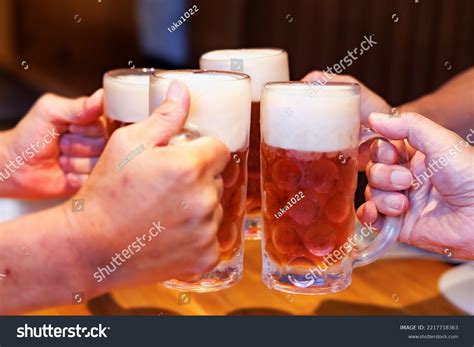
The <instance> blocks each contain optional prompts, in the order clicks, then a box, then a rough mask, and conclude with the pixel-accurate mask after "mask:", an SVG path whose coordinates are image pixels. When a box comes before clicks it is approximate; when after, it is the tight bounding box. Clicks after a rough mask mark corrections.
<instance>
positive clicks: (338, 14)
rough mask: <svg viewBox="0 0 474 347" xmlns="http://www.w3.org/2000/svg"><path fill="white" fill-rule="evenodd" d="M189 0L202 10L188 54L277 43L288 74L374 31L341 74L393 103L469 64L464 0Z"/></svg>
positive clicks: (327, 61) (470, 12) (340, 53)
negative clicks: (371, 42) (285, 55)
mask: <svg viewBox="0 0 474 347" xmlns="http://www.w3.org/2000/svg"><path fill="white" fill-rule="evenodd" d="M196 4H198V6H199V8H202V12H200V14H199V16H195V18H193V20H192V26H193V30H192V31H191V32H192V35H193V40H192V41H193V52H194V56H193V59H194V60H196V59H197V57H198V56H199V55H200V54H201V53H203V52H205V51H208V50H211V49H217V48H221V47H226V46H228V47H242V46H248V47H258V46H266V47H282V48H285V49H286V50H287V51H288V52H289V56H290V66H291V75H292V78H293V79H299V78H301V77H303V76H304V75H305V74H306V73H307V72H308V71H310V70H313V69H316V68H317V69H324V68H325V67H326V66H331V65H333V64H334V63H336V62H338V61H339V60H341V59H342V58H343V57H344V56H345V55H346V54H347V50H348V49H353V48H354V47H356V46H358V45H359V43H360V42H361V41H362V40H363V37H364V35H366V34H372V33H373V34H375V40H376V41H377V42H378V44H377V45H376V46H375V47H373V48H371V49H370V50H369V51H368V52H366V53H365V54H364V56H362V57H360V58H359V59H358V60H357V61H355V62H354V63H353V64H352V66H350V67H349V68H348V69H347V70H346V72H345V73H348V74H351V75H354V76H356V77H357V78H358V79H360V80H362V82H364V83H365V84H367V85H368V86H370V87H371V88H373V89H375V90H376V91H377V92H379V93H380V94H382V95H383V96H384V97H386V98H387V99H388V100H389V102H391V103H392V104H394V105H396V104H399V103H401V102H403V101H406V100H409V99H413V98H416V97H418V96H420V95H422V94H425V93H427V92H429V91H431V90H433V89H434V88H436V87H437V86H439V85H440V84H442V83H443V82H444V81H446V80H447V79H449V78H450V77H451V76H453V75H455V74H456V73H458V72H460V71H462V70H463V69H466V68H467V67H469V66H472V65H473V64H474V37H473V34H474V1H472V0H418V2H415V0H299V1H297V0H231V1H219V0H202V1H196ZM230 15H232V17H230ZM392 16H393V17H392ZM397 18H398V20H397ZM290 21H291V22H290ZM395 21H396V22H395ZM224 37H226V38H224ZM450 66H451V67H450Z"/></svg>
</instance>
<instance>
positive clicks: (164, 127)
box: [129, 80, 189, 146]
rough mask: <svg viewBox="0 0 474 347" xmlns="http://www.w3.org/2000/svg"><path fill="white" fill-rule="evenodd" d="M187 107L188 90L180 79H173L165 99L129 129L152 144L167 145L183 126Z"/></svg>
mask: <svg viewBox="0 0 474 347" xmlns="http://www.w3.org/2000/svg"><path fill="white" fill-rule="evenodd" d="M188 109H189V92H188V89H187V88H186V86H185V85H184V84H183V83H182V82H180V81H176V80H175V81H173V82H172V83H171V85H170V86H169V88H168V92H167V94H166V97H165V100H164V101H163V102H162V103H161V105H160V106H159V107H158V108H157V109H156V110H155V111H153V113H152V114H151V116H150V117H148V118H147V119H145V120H144V121H142V122H139V123H136V124H134V125H131V126H130V127H129V128H130V131H132V132H134V133H135V134H137V136H140V138H141V139H145V140H146V141H148V142H151V144H152V146H163V145H167V144H168V142H169V140H170V139H171V138H172V137H173V136H174V135H176V134H177V133H178V132H179V131H180V130H181V129H182V128H183V126H184V123H185V122H186V118H187V115H188Z"/></svg>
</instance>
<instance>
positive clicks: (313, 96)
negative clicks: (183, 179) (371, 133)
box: [260, 82, 360, 152]
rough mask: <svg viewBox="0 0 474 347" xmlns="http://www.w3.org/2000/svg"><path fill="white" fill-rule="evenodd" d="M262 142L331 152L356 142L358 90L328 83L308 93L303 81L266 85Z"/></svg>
mask: <svg viewBox="0 0 474 347" xmlns="http://www.w3.org/2000/svg"><path fill="white" fill-rule="evenodd" d="M260 117H261V118H260V122H261V124H260V126H261V131H262V139H263V141H264V142H265V143H266V144H268V145H270V146H273V147H279V148H284V149H296V150H302V151H314V152H334V151H341V150H345V149H349V148H356V147H358V145H359V129H360V92H359V90H354V88H353V87H351V86H348V85H337V84H336V85H330V84H327V85H325V86H324V87H321V88H320V89H318V91H316V92H313V93H308V85H307V84H305V83H298V82H295V83H286V84H271V85H268V86H267V87H266V88H265V89H264V92H263V94H262V102H261V105H260Z"/></svg>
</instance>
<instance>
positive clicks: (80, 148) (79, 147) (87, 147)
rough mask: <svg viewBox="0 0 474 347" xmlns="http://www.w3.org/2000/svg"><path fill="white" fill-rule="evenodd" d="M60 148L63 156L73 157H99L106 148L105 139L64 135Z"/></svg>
mask: <svg viewBox="0 0 474 347" xmlns="http://www.w3.org/2000/svg"><path fill="white" fill-rule="evenodd" d="M59 146H60V149H61V152H62V154H64V155H67V156H71V157H98V156H100V154H101V153H102V151H103V150H104V147H105V139H104V138H103V137H84V136H81V135H77V134H64V135H63V136H62V137H61V140H60V142H59Z"/></svg>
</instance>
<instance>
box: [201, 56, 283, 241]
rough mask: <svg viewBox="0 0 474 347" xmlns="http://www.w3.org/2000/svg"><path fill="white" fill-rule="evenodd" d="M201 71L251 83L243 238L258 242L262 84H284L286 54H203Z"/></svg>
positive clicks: (259, 227) (259, 225) (259, 226)
mask: <svg viewBox="0 0 474 347" xmlns="http://www.w3.org/2000/svg"><path fill="white" fill-rule="evenodd" d="M200 67H201V69H211V70H212V69H215V70H233V71H240V72H243V73H246V74H248V75H249V76H250V77H251V82H252V113H251V114H252V115H251V127H250V151H249V160H248V189H247V208H246V209H247V221H246V232H245V235H246V238H248V239H259V238H260V229H261V221H260V207H261V200H260V197H261V193H260V96H261V92H262V88H263V86H264V85H265V83H267V82H270V81H288V80H289V67H288V54H287V53H286V52H285V51H284V50H282V49H276V48H250V49H224V50H217V51H211V52H208V53H205V54H204V55H203V56H201V59H200Z"/></svg>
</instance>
